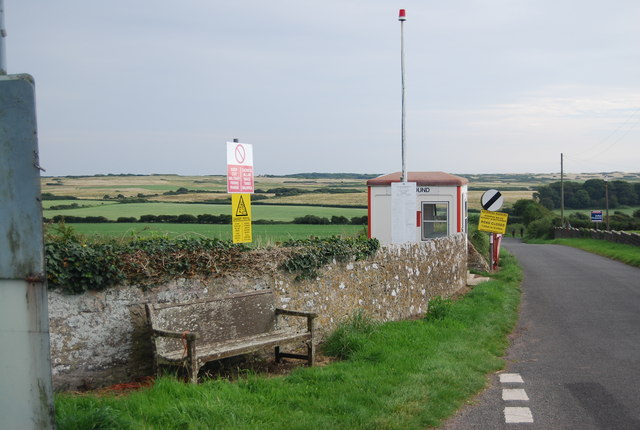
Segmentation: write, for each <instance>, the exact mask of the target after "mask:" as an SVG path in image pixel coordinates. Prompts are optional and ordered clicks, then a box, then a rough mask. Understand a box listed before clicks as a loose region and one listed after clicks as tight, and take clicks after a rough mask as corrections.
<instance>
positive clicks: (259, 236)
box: [52, 223, 366, 246]
mask: <svg viewBox="0 0 640 430" xmlns="http://www.w3.org/2000/svg"><path fill="white" fill-rule="evenodd" d="M67 225H69V226H72V227H73V230H74V231H75V232H77V233H79V234H81V235H85V236H88V237H90V238H92V239H100V238H105V239H127V238H131V237H154V236H168V237H193V236H198V237H207V238H212V239H225V240H227V239H228V240H231V238H232V237H231V225H228V224H223V225H221V224H162V223H102V224H90V223H87V224H85V223H78V224H67ZM52 227H54V226H52ZM365 231H366V226H362V225H306V224H264V225H261V224H254V225H253V244H255V245H256V246H260V245H268V244H273V243H276V242H283V241H285V240H289V239H308V238H309V237H311V236H314V237H330V236H343V237H351V236H354V235H357V234H358V233H360V232H365Z"/></svg>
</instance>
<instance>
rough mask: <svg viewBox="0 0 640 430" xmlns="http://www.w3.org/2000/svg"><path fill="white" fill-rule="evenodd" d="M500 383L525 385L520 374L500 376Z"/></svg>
mask: <svg viewBox="0 0 640 430" xmlns="http://www.w3.org/2000/svg"><path fill="white" fill-rule="evenodd" d="M500 382H502V383H503V384H505V383H519V384H524V380H523V379H522V376H520V374H519V373H502V374H500Z"/></svg>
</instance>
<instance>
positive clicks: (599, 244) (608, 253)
mask: <svg viewBox="0 0 640 430" xmlns="http://www.w3.org/2000/svg"><path fill="white" fill-rule="evenodd" d="M530 243H552V244H556V245H566V246H571V247H573V248H579V249H582V250H584V251H588V252H591V253H594V254H598V255H602V256H603V257H608V258H611V259H613V260H617V261H620V262H622V263H625V264H629V265H630V266H635V267H640V247H638V246H633V245H626V244H622V243H615V242H609V241H606V240H599V239H553V240H545V241H530Z"/></svg>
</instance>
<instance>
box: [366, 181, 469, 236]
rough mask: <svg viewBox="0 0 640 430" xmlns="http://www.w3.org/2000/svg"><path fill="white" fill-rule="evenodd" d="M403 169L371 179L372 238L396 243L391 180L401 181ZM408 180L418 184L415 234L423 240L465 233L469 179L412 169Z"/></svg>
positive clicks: (369, 188)
mask: <svg viewBox="0 0 640 430" xmlns="http://www.w3.org/2000/svg"><path fill="white" fill-rule="evenodd" d="M399 182H401V181H400V172H396V173H390V174H388V175H383V176H379V177H377V178H373V179H369V180H368V181H367V186H368V192H369V195H368V199H369V205H368V207H369V213H368V215H369V226H368V227H369V228H368V234H369V237H370V238H371V237H375V238H376V239H378V240H379V241H380V243H381V244H383V245H387V244H390V243H393V242H394V241H393V240H392V224H393V222H394V215H393V211H392V190H391V188H392V185H391V184H392V183H399ZM407 182H409V183H415V188H416V193H415V236H414V235H413V234H410V236H411V238H414V240H409V241H413V242H421V241H426V240H430V239H433V238H436V237H443V236H449V235H452V234H454V233H459V232H463V233H466V232H467V229H468V218H467V184H468V183H469V181H468V180H467V179H466V178H463V177H460V176H456V175H451V174H449V173H444V172H409V173H408V174H407Z"/></svg>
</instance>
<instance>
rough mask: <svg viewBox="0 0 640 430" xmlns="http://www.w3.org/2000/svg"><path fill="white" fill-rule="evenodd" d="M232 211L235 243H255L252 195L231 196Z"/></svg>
mask: <svg viewBox="0 0 640 430" xmlns="http://www.w3.org/2000/svg"><path fill="white" fill-rule="evenodd" d="M231 209H232V210H231V221H232V224H231V228H232V232H233V243H249V242H253V238H252V228H251V194H231Z"/></svg>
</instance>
